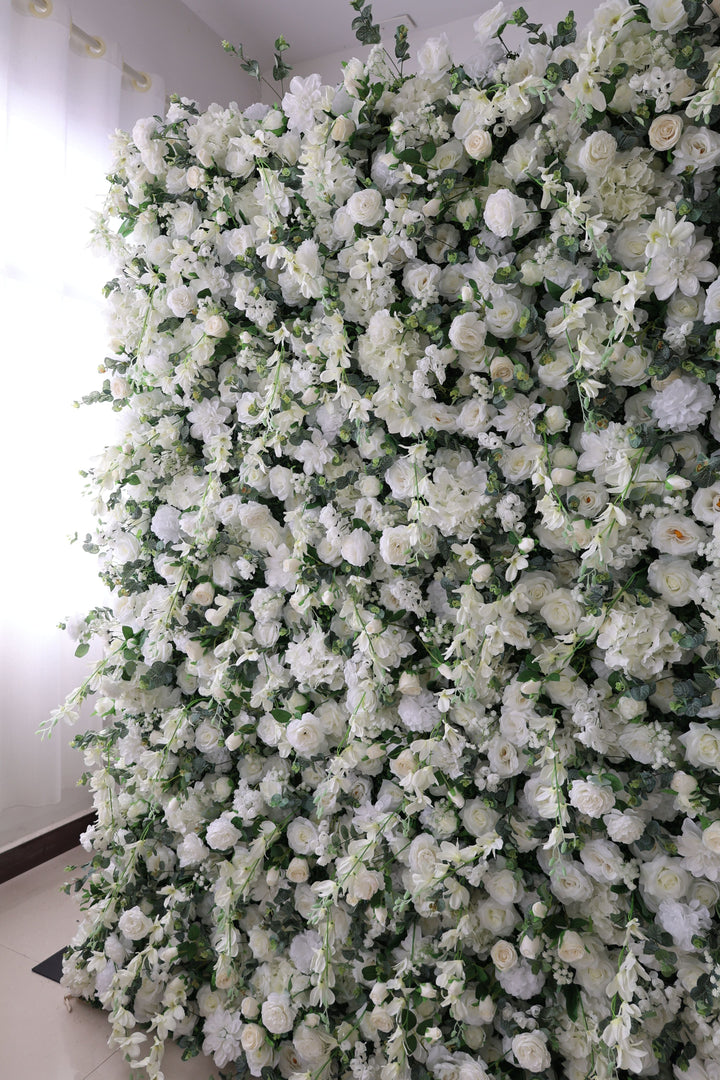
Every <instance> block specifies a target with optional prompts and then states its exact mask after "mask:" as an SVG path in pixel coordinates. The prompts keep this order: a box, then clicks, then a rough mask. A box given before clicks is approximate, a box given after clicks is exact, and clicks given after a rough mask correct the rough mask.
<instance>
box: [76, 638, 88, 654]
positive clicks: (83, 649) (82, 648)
mask: <svg viewBox="0 0 720 1080" xmlns="http://www.w3.org/2000/svg"><path fill="white" fill-rule="evenodd" d="M89 652H90V646H89V645H88V643H87V641H83V642H82V643H81V644H80V645H78V647H77V649H76V650H75V655H76V656H77V657H78V658H80V657H83V656H87V654H88V653H89Z"/></svg>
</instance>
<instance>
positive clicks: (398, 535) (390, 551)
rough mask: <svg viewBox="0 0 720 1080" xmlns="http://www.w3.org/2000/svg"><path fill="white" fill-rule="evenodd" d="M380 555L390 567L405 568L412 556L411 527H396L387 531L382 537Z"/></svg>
mask: <svg viewBox="0 0 720 1080" xmlns="http://www.w3.org/2000/svg"><path fill="white" fill-rule="evenodd" d="M380 555H381V557H382V559H383V561H384V562H386V563H388V565H390V566H405V564H406V563H407V561H408V559H409V558H410V556H411V555H412V543H411V540H410V527H409V526H408V525H395V526H393V527H391V528H389V529H385V531H384V532H383V534H382V536H381V537H380Z"/></svg>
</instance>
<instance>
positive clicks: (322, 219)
mask: <svg viewBox="0 0 720 1080" xmlns="http://www.w3.org/2000/svg"><path fill="white" fill-rule="evenodd" d="M354 6H355V7H358V8H362V0H360V3H359V4H355V5H354ZM363 10H364V11H365V12H367V11H368V9H363ZM358 18H359V20H360V21H361V22H362V19H363V18H365V15H364V14H363V13H362V12H361V15H360V16H359V17H358ZM508 21H514V22H516V23H518V24H522V25H525V26H526V31H527V34H526V36H527V39H528V40H527V44H526V45H525V46H524V47H523V49H522V51H521V52H520V53H519V54H514V53H512V52H508V51H507V49H505V47H504V46H503V44H502V30H503V28H504V26H505V25H506V23H507V22H508ZM719 29H720V23H719V22H718V18H717V17H716V16H715V15H714V14H713V13H712V12H711V11H710V9H709V8H708V7H706V6H705V5H704V4H702V3H700V2H696V0H685V3H680V2H678V0H654V2H648V3H647V4H638V5H636V6H632V7H631V6H628V4H626V3H625V2H624V0H610V2H609V3H606V4H604V5H603V6H602V7H601V8H599V10H598V11H597V13H596V15H595V18H594V20H593V23H592V26H591V28H590V31H589V32H588V33H584V34H582V35H579V36H576V30H575V26H574V23H573V20H572V18H571V17H568V19H567V20H564V21H563V22H562V23H561V24H560V25H559V26H558V27H557V29H556V30H552V29H548V30H543V29H541V28H540V27H534V26H532V25H530V24H527V17H526V16H525V14H524V13H523V12H522V11H521V12H519V13H516V14H515V15H514V16H510V15H509V14H507V13H505V12H504V11H503V9H502V5H498V7H496V8H494V9H493V10H492V11H491V12H489V13H488V14H486V15H484V16H481V17H480V19H479V20H478V22H477V24H476V31H477V39H478V46H477V48H478V51H477V54H476V56H475V58H474V59H473V60H472V61H470V62H468V63H467V64H465V65H464V66H462V67H460V66H457V65H454V64H453V61H452V58H451V57H450V55H449V53H448V48H447V44H446V42H445V41H444V40H442V39H437V40H432V41H430V42H428V43H427V45H426V46H425V47H424V48H423V49H422V50H421V51H420V54H419V57H418V64H419V73H418V74H417V75H414V76H405V75H403V74H402V73H401V70H400V69H401V67H402V57H403V56H404V55H405V54H406V51H407V49H406V46H405V47H403V45H402V41H399V44H398V48H397V50H396V52H397V57H393V56H392V49H391V50H390V52H386V51H385V50H384V49H383V48H382V47H381V46H376V47H375V48H373V50H372V52H371V54H370V57H369V60H368V61H367V62H366V63H361V62H360V61H359V60H350V61H349V62H348V63H347V64H346V65H345V67H344V70H343V72H341V73H340V72H339V73H338V78H339V80H340V81H339V84H338V85H337V86H327V85H322V84H321V80H320V78H319V77H318V76H313V77H310V78H307V79H299V78H295V79H293V80H292V82H291V83H290V87H289V90H288V92H287V93H285V94H284V96H283V97H282V101H281V104H280V105H279V107H278V106H276V107H272V108H271V107H268V106H254V107H253V108H251V109H246V110H242V109H240V108H238V107H236V106H234V105H231V106H229V107H227V108H225V107H221V106H217V105H216V106H212V107H211V108H210V109H209V110H208V111H207V112H205V113H199V112H198V110H197V108H196V107H195V106H194V105H193V103H192V102H190V101H187V100H180V101H176V102H175V103H174V104H172V106H171V107H170V109H169V112H168V115H167V116H166V117H164V118H158V117H155V118H150V119H148V120H145V121H141V122H140V123H138V124H137V125H136V126H135V128H134V129H133V132H132V135H131V136H129V135H119V136H118V137H117V139H116V165H115V172H114V175H113V176H112V178H111V188H110V194H109V199H108V205H107V213H106V216H105V218H104V220H103V221H102V223H101V224H100V226H99V234H100V236H101V238H103V239H104V240H105V241H106V243H107V244H108V245H109V246H110V247H111V248H112V249H113V250H114V251H115V253H116V256H117V266H118V270H117V276H116V277H115V279H114V280H113V281H111V282H110V283H109V284H108V286H107V294H108V303H109V306H110V310H111V321H112V345H111V353H112V354H111V355H110V356H109V357H108V358H107V359H106V361H105V368H106V379H105V381H104V383H103V385H102V389H100V390H98V391H95V392H94V393H92V394H90V395H89V400H92V399H97V398H100V399H104V400H113V401H114V402H115V407H116V408H117V410H118V411H119V416H120V421H121V428H122V430H121V434H120V436H119V438H118V439H117V441H116V442H115V444H114V445H112V446H111V447H110V448H109V449H108V450H107V451H106V452H105V453H104V455H103V456H102V457H101V458H100V459H99V460H98V461H97V462H96V463H95V465H94V467H93V469H92V472H91V490H92V493H93V498H94V501H95V508H96V512H97V530H96V535H94V536H89V537H88V538H87V540H86V546H87V548H88V549H89V550H91V551H94V552H98V553H99V557H100V560H101V566H102V575H103V577H104V579H105V581H106V582H107V583H108V585H109V586H110V588H111V590H112V593H113V607H112V610H106V609H102V610H96V611H93V612H91V613H90V614H89V615H88V616H87V617H86V619H85V620H83V621H82V622H76V624H75V625H74V631H75V633H76V635H77V636H78V640H79V648H78V652H79V653H81V654H82V653H83V652H84V651H85V650H86V649H87V648H88V646H89V644H90V642H91V641H96V642H97V641H99V642H100V643H101V644H102V649H103V655H102V659H101V661H100V663H99V665H98V666H96V667H95V668H94V669H93V672H92V674H91V675H90V676H89V678H88V680H87V681H86V683H85V684H84V685H83V686H82V687H81V688H80V690H79V691H78V692H77V693H76V694H75V695H74V696H73V698H72V699H71V700H70V701H69V702H68V703H67V705H66V706H65V707H64V709H63V710H61V712H64V713H67V714H70V715H72V713H73V711H74V709H75V707H76V705H77V703H78V701H79V700H80V699H82V698H83V697H85V696H87V695H88V694H89V693H94V694H95V700H96V710H97V712H98V713H99V714H100V715H102V716H103V717H104V721H105V726H104V728H103V730H102V731H101V732H100V733H96V732H90V733H87V734H85V735H82V736H79V737H78V739H77V742H78V744H79V745H80V746H81V747H82V748H83V749H84V751H85V754H86V758H87V769H88V774H87V779H88V783H89V785H90V787H91V788H92V790H93V792H94V797H95V804H96V807H97V815H98V818H97V824H96V825H94V826H93V827H91V829H90V830H89V831H88V833H87V834H86V836H85V844H86V847H87V848H88V850H89V852H90V855H91V861H90V863H89V866H88V867H87V868H86V871H85V876H84V878H82V879H81V880H80V881H79V882H78V889H79V891H80V892H81V893H82V896H83V898H84V905H85V915H84V918H83V922H82V924H81V928H80V931H79V933H78V935H77V937H76V939H75V941H74V944H73V948H72V951H71V953H70V955H69V957H68V958H67V960H66V968H65V984H66V986H67V987H68V988H69V990H70V991H71V992H73V993H75V994H78V995H81V996H84V997H87V998H91V999H94V1000H97V1001H98V1002H100V1003H101V1004H102V1005H103V1006H104V1007H105V1008H106V1009H107V1010H108V1011H109V1014H110V1022H111V1025H112V1040H113V1045H117V1046H120V1047H122V1048H123V1049H124V1050H125V1051H126V1052H127V1054H128V1055H129V1057H130V1058H131V1059H132V1060H133V1061H134V1062H135V1064H136V1065H145V1066H146V1067H147V1069H148V1071H149V1075H150V1076H151V1077H161V1075H162V1073H161V1059H162V1050H163V1044H164V1042H165V1040H166V1039H168V1038H173V1039H175V1040H177V1041H178V1042H179V1043H180V1045H181V1046H182V1047H183V1048H184V1049H185V1050H186V1052H187V1053H188V1054H193V1053H197V1052H198V1051H202V1052H203V1053H205V1054H208V1055H212V1056H213V1057H214V1059H215V1063H216V1064H217V1066H218V1067H219V1068H220V1069H222V1070H224V1072H225V1075H227V1076H232V1077H246V1076H253V1077H255V1076H258V1077H259V1076H264V1077H283V1078H286V1080H300V1078H301V1077H302V1078H303V1080H321V1078H325V1077H327V1078H329V1077H339V1078H342V1080H351V1078H354V1080H376V1078H377V1080H416V1078H417V1080H427V1078H428V1077H432V1078H433V1080H484V1078H486V1077H495V1078H508V1080H515V1078H517V1080H523V1078H525V1080H527V1078H528V1077H535V1076H540V1075H542V1076H543V1077H550V1078H553V1077H558V1078H561V1077H566V1078H567V1080H593V1078H597V1080H609V1078H614V1077H625V1076H627V1075H628V1074H637V1075H641V1076H658V1077H662V1078H665V1077H667V1078H670V1077H678V1078H679V1077H687V1078H688V1080H717V1078H718V1076H720V1066H719V1065H718V1045H717V1043H718V1030H720V1028H719V1026H718V1010H719V1008H720V966H719V960H720V951H719V949H718V920H717V909H716V905H717V902H718V898H719V896H720V885H719V882H720V797H719V794H718V783H719V773H720V691H719V690H718V680H719V679H720V659H719V657H718V646H717V642H718V636H719V633H720V528H719V527H718V526H717V524H716V523H717V522H718V521H720V450H719V449H718V440H719V438H720V406H719V405H718V403H717V375H718V370H719V367H718V357H719V356H720V351H719V345H720V339H719V338H718V326H719V325H720V279H719V277H718V274H719V270H718V267H719V266H720V243H719V242H718V239H717V236H718V230H717V226H718V221H720V198H719V196H718V172H717V169H718V164H719V163H720V134H719V133H718V125H719V121H720V106H719V102H720V33H719Z"/></svg>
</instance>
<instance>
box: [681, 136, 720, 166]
mask: <svg viewBox="0 0 720 1080" xmlns="http://www.w3.org/2000/svg"><path fill="white" fill-rule="evenodd" d="M719 158H720V138H718V135H717V133H716V132H714V131H713V130H712V129H711V128H706V127H701V128H698V127H689V128H687V129H686V130H685V133H684V134H683V137H682V138H681V140H680V142H679V143H678V146H677V149H676V151H675V168H676V169H684V168H687V167H688V166H689V167H690V168H692V169H694V170H695V172H698V173H703V172H707V171H708V170H709V169H713V168H714V167H715V166H716V165H717V162H718V159H719Z"/></svg>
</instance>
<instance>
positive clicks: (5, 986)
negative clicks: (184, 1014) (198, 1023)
mask: <svg viewBox="0 0 720 1080" xmlns="http://www.w3.org/2000/svg"><path fill="white" fill-rule="evenodd" d="M84 856H85V852H84V851H83V850H82V848H77V849H76V850H74V851H69V852H67V853H66V854H64V855H60V856H59V857H58V858H56V859H51V860H50V862H46V863H44V864H43V865H42V866H38V867H36V868H35V869H34V870H29V871H28V872H27V873H26V874H22V875H21V876H20V877H16V878H13V879H12V880H11V881H7V882H5V883H4V884H2V885H0V1077H3V1080H11V1078H15V1077H18V1078H20V1077H22V1080H130V1078H131V1077H132V1078H134V1080H144V1077H145V1072H144V1070H140V1071H138V1070H136V1071H135V1072H132V1071H131V1069H130V1066H129V1065H128V1063H127V1062H126V1061H124V1060H123V1057H122V1055H121V1053H120V1051H119V1050H116V1051H115V1052H112V1051H111V1050H110V1048H109V1047H108V1045H107V1038H108V1035H109V1033H110V1027H109V1024H108V1021H107V1015H106V1014H105V1013H104V1012H101V1011H100V1010H98V1009H91V1008H90V1007H89V1006H88V1005H86V1004H85V1003H84V1002H82V1001H78V1000H76V999H74V1000H73V1002H72V1012H68V1011H67V1009H66V1007H65V1002H64V992H63V989H62V987H60V986H59V985H58V984H57V983H54V982H51V981H50V980H49V979H45V978H43V977H42V976H41V975H36V974H34V972H33V971H32V968H33V967H34V966H35V964H37V963H39V962H40V961H41V960H45V959H46V958H47V957H48V956H50V955H52V953H54V952H57V950H58V949H61V948H62V947H63V946H64V945H67V943H68V941H69V940H70V938H71V937H72V935H73V933H74V932H75V924H76V922H77V917H78V908H77V906H76V901H75V900H74V899H72V898H71V897H69V896H66V895H65V894H64V893H62V892H60V891H59V890H60V888H61V886H62V884H63V882H64V881H66V880H67V878H68V875H67V874H66V873H65V867H66V866H68V865H70V864H74V863H82V861H83V859H84ZM163 1071H164V1073H165V1078H166V1080H210V1078H211V1077H215V1078H217V1076H218V1072H217V1068H214V1067H213V1062H212V1059H210V1058H205V1057H202V1058H194V1059H193V1060H192V1061H189V1062H184V1061H182V1060H181V1058H180V1054H179V1052H178V1051H177V1049H176V1048H175V1047H174V1046H170V1047H169V1048H168V1051H167V1053H166V1055H165V1060H164V1062H163Z"/></svg>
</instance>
